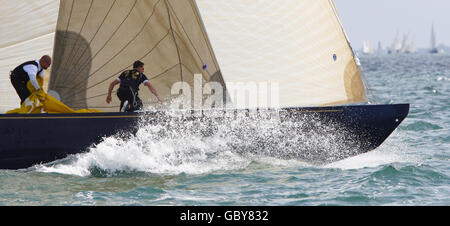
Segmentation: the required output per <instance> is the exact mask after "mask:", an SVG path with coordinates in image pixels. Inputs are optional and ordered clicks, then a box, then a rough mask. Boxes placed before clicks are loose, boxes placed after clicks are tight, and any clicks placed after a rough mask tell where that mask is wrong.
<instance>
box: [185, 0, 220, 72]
mask: <svg viewBox="0 0 450 226" xmlns="http://www.w3.org/2000/svg"><path fill="white" fill-rule="evenodd" d="M189 3H190V5H191V9H192V11H193V12H194V14H196V15H197V24H198V25H199V26H200V27H201V28H202V29H200V30H201V31H202V34H203V39H204V40H205V43H206V46H208V50H209V54H210V56H211V57H212V58H213V62H214V65H215V66H216V69H217V71H220V67H219V65H218V62H217V59H216V55H214V50H213V49H212V46H211V41H210V40H209V37H208V33H207V31H206V26H205V23H204V22H203V20H202V18H201V15H200V10H199V9H198V6H197V3H195V1H189Z"/></svg>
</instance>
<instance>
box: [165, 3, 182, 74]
mask: <svg viewBox="0 0 450 226" xmlns="http://www.w3.org/2000/svg"><path fill="white" fill-rule="evenodd" d="M164 3H165V4H166V8H167V15H168V17H169V25H170V31H171V33H172V37H173V41H174V43H175V47H176V48H177V54H178V61H179V63H180V77H181V81H183V66H181V64H182V62H181V54H180V48H179V47H178V43H177V39H176V38H175V34H174V31H173V26H172V17H171V16H170V9H169V6H168V4H167V0H164Z"/></svg>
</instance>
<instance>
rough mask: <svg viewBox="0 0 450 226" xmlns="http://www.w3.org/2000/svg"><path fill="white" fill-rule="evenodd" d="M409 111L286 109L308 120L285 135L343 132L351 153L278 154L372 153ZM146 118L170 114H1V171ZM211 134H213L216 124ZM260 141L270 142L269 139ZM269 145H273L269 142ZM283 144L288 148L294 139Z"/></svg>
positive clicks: (131, 127)
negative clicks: (312, 132) (330, 126)
mask: <svg viewBox="0 0 450 226" xmlns="http://www.w3.org/2000/svg"><path fill="white" fill-rule="evenodd" d="M243 112H244V114H245V112H246V111H236V112H234V114H236V113H243ZM408 112H409V105H408V104H403V105H367V106H342V107H323V108H289V109H283V110H282V111H280V112H279V113H280V120H281V121H284V120H290V121H299V120H300V121H304V122H305V123H302V126H299V127H298V128H289V131H284V132H283V133H286V134H284V135H283V137H289V135H292V134H301V133H305V134H307V133H310V132H311V131H315V132H317V131H319V133H320V134H324V135H325V136H327V134H328V133H338V134H341V135H342V136H341V139H339V140H338V142H339V144H336V145H338V146H339V148H342V149H346V148H347V147H351V150H352V151H346V152H345V153H343V154H342V155H338V156H337V157H336V156H335V155H334V157H333V158H330V156H327V150H325V149H324V148H323V147H320V148H318V149H320V150H314V149H315V148H314V147H305V148H303V147H293V148H294V150H298V151H295V152H294V153H293V152H287V153H286V154H280V155H279V156H280V157H283V158H284V157H285V158H302V159H305V160H307V161H312V162H330V161H336V160H340V159H343V158H348V157H350V156H354V155H357V154H361V153H365V152H369V151H371V150H374V149H375V148H377V147H379V146H380V145H381V144H382V143H383V142H384V141H385V140H386V139H387V138H388V137H389V135H390V134H391V133H392V132H393V131H394V130H395V129H396V128H397V127H398V126H399V125H400V123H401V122H402V121H403V120H404V119H405V118H406V116H407V115H408ZM209 113H210V112H209ZM142 117H146V118H147V119H148V120H146V121H147V122H149V123H159V121H161V120H167V118H168V117H170V116H167V115H165V113H162V112H153V113H99V114H76V115H72V114H51V115H49V114H40V115H0V140H1V142H0V169H23V168H28V167H31V166H33V165H36V164H40V163H48V162H52V161H55V160H58V159H62V158H65V157H67V156H68V155H71V154H78V153H82V152H85V151H87V150H88V148H89V147H91V146H92V145H95V144H98V143H99V142H101V141H102V139H103V138H104V137H108V136H112V135H115V134H118V133H120V132H124V133H125V134H127V133H135V132H136V131H137V129H138V126H137V124H138V122H139V119H141V118H142ZM227 117H228V119H227V120H230V117H231V118H232V117H234V116H233V114H231V116H230V114H228V116H227ZM199 118H206V120H214V121H221V120H224V119H223V118H214V119H208V117H201V116H200V117H199V116H196V117H183V118H182V121H185V120H198V119H199ZM225 118H226V117H225ZM201 120H203V119H201ZM310 122H315V123H310ZM320 125H322V126H320ZM323 125H334V126H333V127H332V128H333V129H328V128H329V127H323ZM175 129H176V128H175ZM331 130H332V131H331ZM209 132H210V133H214V129H213V127H211V131H209ZM206 136H207V135H206ZM261 144H262V145H266V144H265V141H264V140H263V141H261ZM267 145H269V146H270V144H269V143H268V142H267ZM284 145H285V146H289V142H286V143H285V144H284ZM297 145H298V143H297ZM299 146H302V145H301V144H300V145H299ZM355 147H356V148H355ZM236 148H237V149H239V148H242V147H236ZM242 151H243V152H245V148H242ZM272 154H274V153H273V152H272Z"/></svg>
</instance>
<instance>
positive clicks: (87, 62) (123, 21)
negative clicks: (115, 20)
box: [69, 0, 137, 85]
mask: <svg viewBox="0 0 450 226" xmlns="http://www.w3.org/2000/svg"><path fill="white" fill-rule="evenodd" d="M136 4H137V0H135V1H134V4H133V7H131V9H130V11H129V12H128V15H127V16H126V17H125V18H124V19H123V20H122V22H121V23H120V25H119V26H118V27H117V28H116V30H115V31H114V32H113V33H112V34H111V36H110V37H109V39H108V40H107V41H106V42H105V43H104V44H103V46H102V47H101V48H100V49H99V50H98V51H97V53H95V55H94V56H93V57H92V58H91V59H87V60H86V61H85V62H84V63H83V66H81V67H80V70H78V71H77V72H76V73H71V74H69V77H70V76H73V75H76V74H78V73H80V72H81V71H83V70H84V69H86V66H87V65H88V64H89V61H92V60H93V59H94V58H95V57H97V55H98V54H99V53H100V52H101V51H102V50H103V49H104V48H105V47H106V45H107V44H108V43H109V42H110V41H111V39H112V38H113V37H114V35H115V34H116V33H117V31H119V29H120V28H121V27H122V25H123V24H124V23H125V21H126V20H127V19H128V18H129V17H130V15H131V12H133V9H134V8H135V7H136ZM79 84H81V83H79ZM79 84H78V85H79Z"/></svg>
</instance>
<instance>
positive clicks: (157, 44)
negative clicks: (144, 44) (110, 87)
mask: <svg viewBox="0 0 450 226" xmlns="http://www.w3.org/2000/svg"><path fill="white" fill-rule="evenodd" d="M169 34H170V30H168V31H167V34H166V35H165V36H164V37H163V38H162V39H161V40H159V41H158V43H156V45H155V46H154V47H153V48H152V49H151V50H150V51H149V52H148V53H147V54H145V56H143V57H141V58H140V59H143V58H146V57H147V56H148V55H149V54H150V53H151V52H153V50H155V49H156V47H158V46H159V44H160V43H161V42H162V41H163V40H164V39H166V38H167V36H169ZM131 66H133V65H128V66H127V67H126V68H124V69H122V70H120V71H119V72H117V73H115V74H112V75H111V76H109V77H108V78H106V79H104V80H102V81H101V82H99V83H96V84H94V85H92V86H90V87H87V88H85V89H82V90H79V91H77V92H75V93H73V95H72V96H69V98H70V97H73V96H75V94H78V93H80V92H83V91H86V90H88V89H91V88H93V87H95V86H97V85H99V84H101V83H103V82H105V81H107V80H108V79H111V78H112V77H114V76H116V75H117V74H119V73H121V72H122V71H124V70H126V69H127V68H129V67H131ZM69 91H73V89H72V90H69Z"/></svg>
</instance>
